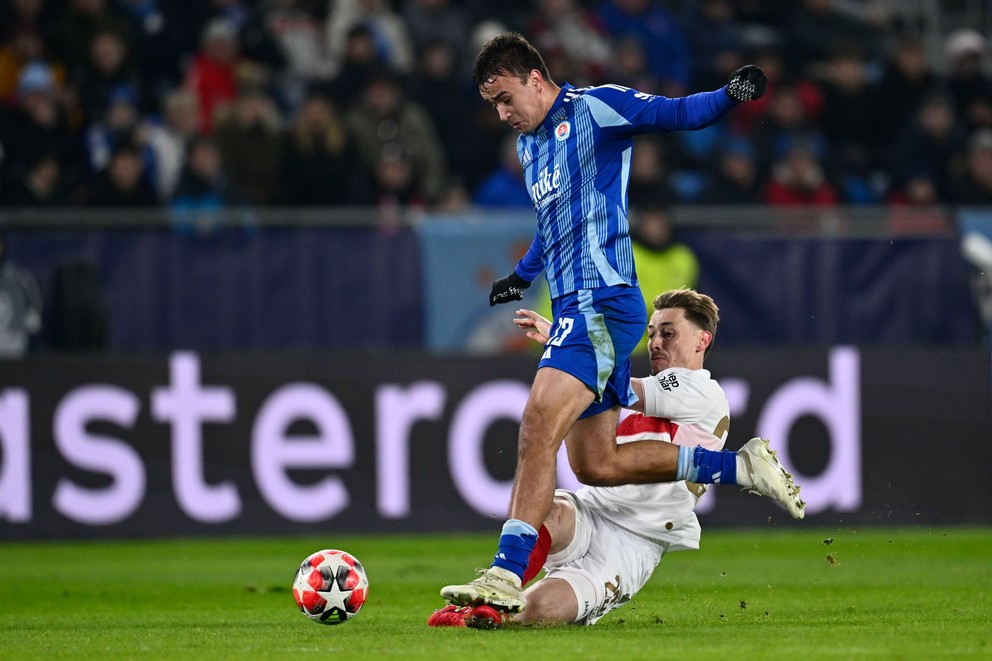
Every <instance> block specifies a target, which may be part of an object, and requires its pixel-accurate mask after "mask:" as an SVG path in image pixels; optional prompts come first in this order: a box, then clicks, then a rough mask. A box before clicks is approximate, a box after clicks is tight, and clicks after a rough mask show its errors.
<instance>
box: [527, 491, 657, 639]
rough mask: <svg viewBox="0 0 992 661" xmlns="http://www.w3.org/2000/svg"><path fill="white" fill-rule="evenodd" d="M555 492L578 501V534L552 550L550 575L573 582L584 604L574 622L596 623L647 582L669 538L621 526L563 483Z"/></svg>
mask: <svg viewBox="0 0 992 661" xmlns="http://www.w3.org/2000/svg"><path fill="white" fill-rule="evenodd" d="M555 496H556V497H559V498H565V499H567V500H568V501H569V502H570V503H571V504H572V506H573V507H575V536H574V537H573V538H572V542H571V543H570V544H569V545H568V546H567V547H566V548H565V549H563V550H562V551H559V552H558V553H555V554H552V555H549V556H548V560H547V562H546V563H545V564H544V567H545V570H546V571H547V573H546V575H545V578H559V579H562V580H563V581H566V582H567V583H568V584H569V585H570V586H572V590H573V591H574V592H575V598H576V600H577V601H578V604H579V611H578V615H577V616H576V618H575V623H577V624H590V625H591V624H595V623H596V622H597V621H598V620H599V619H600V618H601V617H603V616H604V615H606V614H607V613H609V612H610V611H611V610H613V609H614V608H619V607H620V606H622V605H623V604H625V603H627V602H628V601H630V598H631V597H633V596H634V595H635V594H637V591H638V590H640V589H641V588H642V587H644V584H645V583H647V582H648V579H649V578H651V574H652V573H653V572H654V570H655V568H656V567H657V566H658V563H659V562H661V557H662V556H663V555H664V554H665V551H667V550H668V544H665V543H657V542H653V541H651V540H649V539H645V538H644V537H641V536H639V535H635V534H634V533H632V532H630V531H628V530H626V529H625V528H621V527H620V526H618V525H617V524H615V523H613V522H612V521H609V520H608V519H606V518H604V517H602V516H600V515H599V514H598V513H597V512H596V509H595V506H594V505H593V504H591V503H587V502H586V501H584V500H583V499H582V498H581V497H580V496H579V495H577V494H575V493H573V492H571V491H565V490H564V489H558V490H557V491H556V492H555Z"/></svg>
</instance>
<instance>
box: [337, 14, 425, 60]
mask: <svg viewBox="0 0 992 661" xmlns="http://www.w3.org/2000/svg"><path fill="white" fill-rule="evenodd" d="M358 25H361V26H363V27H365V28H366V29H367V30H368V31H369V32H370V33H371V35H372V39H373V43H374V44H375V49H376V52H377V54H378V58H379V59H380V60H381V61H382V62H384V63H386V64H387V65H388V66H389V68H390V69H392V70H393V71H395V72H397V73H409V72H410V71H411V70H412V69H413V62H414V50H413V42H412V41H411V39H410V33H409V32H408V30H407V27H406V24H405V23H404V22H403V19H402V17H401V16H400V15H399V14H397V13H396V12H395V11H393V9H392V7H391V6H390V4H389V2H387V1H386V0H329V3H328V11H327V19H326V21H325V30H326V34H327V43H328V45H329V46H330V49H331V53H332V55H333V56H334V57H336V58H338V59H340V58H343V57H344V54H345V51H344V46H345V44H346V43H347V39H346V37H347V35H348V34H350V33H351V30H352V28H354V27H355V26H358Z"/></svg>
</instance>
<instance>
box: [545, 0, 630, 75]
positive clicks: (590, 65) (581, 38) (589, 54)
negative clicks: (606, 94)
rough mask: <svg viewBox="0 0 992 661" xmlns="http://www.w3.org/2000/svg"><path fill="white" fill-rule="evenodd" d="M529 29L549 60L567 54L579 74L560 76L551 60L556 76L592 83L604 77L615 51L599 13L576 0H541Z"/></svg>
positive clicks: (550, 69)
mask: <svg viewBox="0 0 992 661" xmlns="http://www.w3.org/2000/svg"><path fill="white" fill-rule="evenodd" d="M527 33H528V35H530V37H531V40H532V41H533V42H534V45H535V46H537V48H538V49H539V50H540V51H541V52H542V53H544V57H545V59H546V60H547V59H549V58H553V57H555V56H557V57H564V58H565V59H567V60H568V61H569V62H571V63H572V65H573V66H574V71H575V74H576V76H577V77H575V78H561V77H560V76H558V75H557V74H556V73H555V71H554V69H553V68H552V66H551V64H550V62H549V63H548V69H549V71H550V72H551V75H552V76H553V77H556V78H557V79H559V80H573V81H575V83H576V84H589V85H597V84H599V83H600V82H602V81H603V80H605V76H606V71H607V68H608V65H609V62H610V58H611V55H612V50H611V47H610V39H609V35H608V34H607V32H606V28H605V26H604V25H603V22H602V21H601V20H600V18H599V16H598V15H597V14H596V13H595V12H593V11H591V10H589V9H587V8H586V7H585V6H583V5H582V4H580V3H579V2H578V1H577V0H540V1H539V2H538V3H537V4H536V10H535V12H534V15H533V16H532V17H531V19H530V21H529V23H528V26H527Z"/></svg>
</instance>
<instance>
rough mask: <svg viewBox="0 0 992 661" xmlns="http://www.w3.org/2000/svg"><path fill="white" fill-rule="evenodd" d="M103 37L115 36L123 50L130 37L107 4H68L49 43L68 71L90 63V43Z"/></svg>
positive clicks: (79, 0) (90, 0)
mask: <svg viewBox="0 0 992 661" xmlns="http://www.w3.org/2000/svg"><path fill="white" fill-rule="evenodd" d="M103 33H111V34H115V35H118V36H119V37H120V38H121V39H122V40H123V41H124V42H125V44H126V46H125V49H126V48H127V47H128V46H129V45H130V42H131V41H132V37H133V35H132V34H131V33H130V26H129V24H128V22H127V20H126V19H124V18H122V17H121V16H119V15H118V14H117V13H116V12H115V11H114V9H113V7H112V6H110V5H109V4H108V2H107V0H68V6H67V7H65V9H64V10H63V11H62V12H60V14H59V19H58V22H57V24H56V26H55V29H54V32H53V34H52V38H51V42H50V43H51V46H52V48H53V49H54V50H55V55H56V57H57V59H59V60H60V61H62V62H64V63H65V64H66V66H68V67H69V68H70V69H71V68H72V67H73V65H77V64H82V63H84V62H86V61H88V60H89V59H90V53H91V50H92V46H93V41H94V40H95V39H96V37H97V35H99V34H103Z"/></svg>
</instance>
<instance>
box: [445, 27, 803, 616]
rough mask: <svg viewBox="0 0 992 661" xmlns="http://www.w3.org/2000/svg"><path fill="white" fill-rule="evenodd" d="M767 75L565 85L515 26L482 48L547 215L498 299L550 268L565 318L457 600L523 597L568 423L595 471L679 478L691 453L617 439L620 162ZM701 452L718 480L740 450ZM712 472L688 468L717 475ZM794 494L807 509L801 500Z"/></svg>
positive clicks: (490, 85) (587, 473)
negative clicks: (636, 144) (639, 137)
mask: <svg viewBox="0 0 992 661" xmlns="http://www.w3.org/2000/svg"><path fill="white" fill-rule="evenodd" d="M764 83H765V80H764V75H763V74H762V73H761V71H760V70H759V69H757V68H755V67H747V68H742V69H741V70H739V71H737V72H735V73H734V75H732V76H731V78H730V80H728V82H727V84H726V85H725V86H724V87H722V88H720V89H718V90H714V91H712V92H702V93H698V94H694V95H692V96H689V97H684V98H681V99H662V98H658V97H654V96H651V95H647V94H644V93H643V92H637V91H635V90H631V89H625V88H619V87H616V86H603V87H598V88H592V89H583V90H577V89H575V88H572V87H571V86H570V85H568V84H567V83H565V84H563V87H559V86H558V85H557V84H555V83H554V82H553V80H551V78H550V75H549V73H548V69H547V66H546V65H545V63H544V60H543V58H542V57H541V55H540V54H539V53H538V52H537V50H536V49H534V47H533V46H532V45H531V44H530V43H529V42H527V41H526V40H525V39H524V38H523V37H522V36H520V35H519V34H515V33H505V34H502V35H498V36H497V37H495V38H493V39H492V40H490V41H489V42H488V43H487V44H486V45H485V46H484V47H483V50H482V51H481V52H480V54H479V55H478V57H477V58H476V60H475V67H474V73H473V84H474V85H475V86H476V87H477V88H478V90H479V93H480V95H481V96H482V98H483V99H484V100H485V101H487V102H489V103H491V104H492V105H493V107H494V109H495V111H496V114H498V115H499V117H500V119H501V120H503V121H504V122H506V123H508V124H510V125H511V126H513V128H514V129H516V130H517V131H519V132H520V133H521V137H520V138H519V139H518V153H519V154H520V160H521V163H522V164H523V167H524V171H525V176H526V179H527V181H528V182H531V181H533V182H535V183H534V185H533V186H534V187H533V188H532V191H533V192H532V198H533V200H534V206H535V207H536V209H537V217H538V227H537V232H536V234H535V238H534V241H533V243H532V244H531V246H530V248H529V249H528V251H527V253H526V254H525V256H524V257H523V258H522V259H521V260H520V261H519V262H518V263H517V265H516V266H515V268H514V270H513V272H511V273H510V275H508V276H507V277H505V278H502V279H500V280H497V281H496V282H494V283H493V287H492V291H491V292H490V295H489V303H490V305H496V304H499V303H508V302H511V301H518V300H522V291H523V290H524V289H526V288H527V287H529V286H530V283H531V281H533V280H534V279H535V278H536V277H537V276H538V275H539V274H540V273H542V272H543V273H544V274H545V279H546V280H547V282H548V283H549V287H550V290H551V297H552V309H553V311H554V313H555V314H554V316H555V323H554V326H553V328H552V330H551V337H552V338H554V339H550V340H549V341H548V345H547V347H548V348H547V350H546V351H545V354H544V356H543V357H542V359H541V361H540V363H539V369H538V370H537V375H536V376H535V379H534V383H533V385H532V387H531V391H530V394H529V396H528V400H527V403H526V404H525V406H524V412H523V419H522V421H521V424H520V437H519V439H518V440H519V442H518V456H517V468H516V473H515V476H514V481H513V488H512V494H511V498H510V505H509V513H508V514H509V516H508V519H507V521H506V522H505V524H504V526H503V533H502V535H501V537H500V542H499V547H498V548H499V550H498V552H497V554H496V556H495V557H494V559H493V564H492V566H491V567H490V568H488V569H485V570H483V571H482V573H481V575H480V576H479V577H478V578H476V579H475V580H473V581H471V582H469V583H467V584H464V585H449V586H446V587H444V588H442V590H441V595H442V596H443V597H444V598H445V599H447V600H448V601H449V603H452V604H455V605H462V606H464V605H467V604H475V603H480V602H481V603H487V604H489V605H491V606H497V607H500V608H503V609H505V610H508V611H520V610H522V609H523V608H524V606H525V605H526V599H525V597H524V595H523V592H522V589H521V578H522V577H523V575H524V574H525V572H526V567H527V559H528V557H529V555H530V553H531V551H532V550H533V549H534V548H535V544H536V543H537V540H538V530H537V527H538V526H540V525H541V523H542V522H543V521H544V520H545V518H546V517H547V515H548V514H549V512H550V509H551V506H552V500H553V497H554V482H555V463H556V457H557V454H558V450H559V449H560V446H561V444H562V439H563V438H564V437H565V436H566V435H568V437H569V443H570V445H569V449H570V455H569V462H570V464H571V466H572V469H573V471H574V472H575V473H576V475H577V476H578V477H579V479H580V480H582V481H583V482H585V483H590V484H597V485H604V486H605V485H618V484H626V483H630V482H638V481H641V482H658V481H660V480H662V479H672V477H671V476H672V474H674V475H675V478H676V479H678V478H679V477H680V476H679V473H678V468H677V467H678V465H682V466H683V467H684V468H686V467H688V464H689V463H692V462H683V463H682V464H679V462H678V461H677V457H676V456H675V455H673V454H670V453H668V452H666V450H665V449H664V448H660V447H657V446H651V445H644V444H637V445H634V446H631V445H629V444H624V445H620V446H618V445H617V444H616V440H615V430H616V425H617V422H618V416H619V413H620V407H622V406H630V405H635V406H636V404H635V401H636V400H634V398H633V397H632V396H631V395H633V394H634V393H632V392H631V388H632V387H633V388H636V387H637V386H636V385H632V382H631V380H630V375H629V369H630V362H629V355H630V352H631V351H632V350H633V348H634V347H635V346H636V345H637V343H638V341H639V340H640V337H641V335H642V334H643V332H644V324H645V315H644V301H643V298H642V295H641V293H640V290H639V289H636V287H635V285H636V275H635V273H634V263H633V256H632V249H631V247H630V239H629V229H628V225H627V219H626V213H625V212H626V205H625V204H624V195H623V190H624V188H625V187H626V184H627V180H628V179H629V175H628V173H627V172H626V168H625V167H624V165H625V163H626V162H627V159H628V158H629V155H630V150H631V149H632V148H633V143H632V138H633V136H634V135H636V134H640V133H650V132H662V131H674V130H691V129H698V128H702V127H703V126H707V125H709V124H711V123H712V122H714V121H717V120H719V119H720V118H721V117H722V116H723V115H725V114H727V113H728V112H729V111H730V110H731V109H732V108H733V107H734V106H736V105H737V104H738V103H742V102H745V101H747V100H749V99H751V98H755V97H758V96H761V94H762V93H763V92H764ZM590 175H595V176H590ZM562 220H567V221H568V222H567V223H564V224H562V223H561V222H560V221H562ZM545 368H550V369H545ZM638 397H639V395H638ZM640 401H641V402H643V401H644V400H643V398H640ZM648 412H651V410H650V409H648ZM697 452H699V453H700V455H699V456H700V457H702V456H705V457H707V460H706V461H708V460H709V459H712V460H713V461H715V462H719V464H720V467H719V468H717V467H715V465H714V470H715V471H716V472H717V473H718V474H720V475H722V478H720V479H722V480H724V481H729V482H731V483H732V482H734V479H733V473H734V470H735V469H734V466H735V464H734V458H733V457H723V456H719V453H711V454H705V453H704V451H702V449H699V448H697ZM663 454H664V455H668V456H667V457H665V456H662V455H663ZM675 454H677V453H675ZM697 467H698V465H697ZM702 471H703V472H702V473H700V475H695V474H693V475H692V476H691V477H690V479H693V481H696V482H712V481H713V480H712V476H711V475H710V476H709V477H707V475H706V471H705V469H702ZM681 477H683V478H685V477H687V475H686V474H685V473H683V474H682V475H681ZM791 506H792V509H793V512H794V514H796V515H797V516H801V510H799V509H798V507H799V505H798V504H797V503H796V502H795V501H792V502H791Z"/></svg>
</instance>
